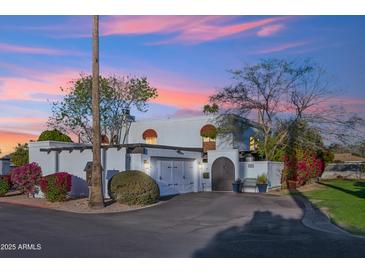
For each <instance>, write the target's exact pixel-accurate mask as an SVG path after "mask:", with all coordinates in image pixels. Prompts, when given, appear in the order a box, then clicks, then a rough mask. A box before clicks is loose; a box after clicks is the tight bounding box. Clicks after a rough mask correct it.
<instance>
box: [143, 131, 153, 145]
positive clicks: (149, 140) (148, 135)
mask: <svg viewBox="0 0 365 274" xmlns="http://www.w3.org/2000/svg"><path fill="white" fill-rule="evenodd" d="M142 137H143V140H145V142H146V144H151V145H155V144H157V132H156V131H155V130H153V129H147V130H145V131H144V132H143V135H142Z"/></svg>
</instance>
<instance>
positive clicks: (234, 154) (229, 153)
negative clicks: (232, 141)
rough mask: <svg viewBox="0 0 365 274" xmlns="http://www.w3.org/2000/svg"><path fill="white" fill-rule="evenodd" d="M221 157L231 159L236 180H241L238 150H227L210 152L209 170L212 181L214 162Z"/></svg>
mask: <svg viewBox="0 0 365 274" xmlns="http://www.w3.org/2000/svg"><path fill="white" fill-rule="evenodd" d="M220 157H226V158H228V159H230V160H231V161H232V162H233V164H234V170H235V172H234V173H235V180H237V179H238V178H239V175H240V166H239V153H238V149H227V150H210V151H208V169H209V170H210V179H211V177H212V165H213V163H214V161H215V160H216V159H218V158H220Z"/></svg>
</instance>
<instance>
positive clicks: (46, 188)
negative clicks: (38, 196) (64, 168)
mask: <svg viewBox="0 0 365 274" xmlns="http://www.w3.org/2000/svg"><path fill="white" fill-rule="evenodd" d="M40 187H41V189H42V192H43V193H44V194H45V196H46V199H47V200H48V201H51V202H61V201H64V200H66V196H67V193H68V192H69V191H71V175H70V174H68V173H67V172H58V173H54V174H50V175H48V176H45V177H43V178H42V179H41V181H40Z"/></svg>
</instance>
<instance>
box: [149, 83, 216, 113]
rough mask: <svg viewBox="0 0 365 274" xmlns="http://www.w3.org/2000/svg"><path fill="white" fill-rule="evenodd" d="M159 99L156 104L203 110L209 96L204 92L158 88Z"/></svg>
mask: <svg viewBox="0 0 365 274" xmlns="http://www.w3.org/2000/svg"><path fill="white" fill-rule="evenodd" d="M157 91H158V97H157V98H156V99H155V100H154V102H156V103H159V104H164V105H170V106H174V107H178V108H182V109H194V108H202V107H203V105H204V104H206V103H207V102H208V97H209V94H207V93H205V92H202V91H193V90H190V91H187V90H179V89H176V88H175V89H171V88H166V87H159V86H157Z"/></svg>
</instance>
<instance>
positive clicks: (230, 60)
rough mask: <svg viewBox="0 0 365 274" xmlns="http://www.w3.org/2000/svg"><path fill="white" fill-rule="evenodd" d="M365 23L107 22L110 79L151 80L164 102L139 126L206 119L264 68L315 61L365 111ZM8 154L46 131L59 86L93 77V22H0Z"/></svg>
mask: <svg viewBox="0 0 365 274" xmlns="http://www.w3.org/2000/svg"><path fill="white" fill-rule="evenodd" d="M364 26H365V17H364V16H286V17H284V16H102V17H101V18H100V31H101V40H100V62H101V72H102V73H103V74H105V75H108V74H111V73H116V74H123V75H137V76H147V77H148V78H149V80H150V82H151V84H152V85H154V86H155V87H156V88H157V89H158V91H159V94H160V96H159V97H158V98H157V99H156V100H155V101H154V102H152V103H151V105H150V111H149V112H147V113H145V114H138V113H137V117H139V118H141V119H142V118H146V117H148V118H150V117H166V116H176V115H189V114H192V113H198V112H199V111H200V110H201V107H202V105H203V104H204V103H205V102H206V99H207V97H208V96H209V95H210V94H212V93H214V91H215V90H216V89H217V88H220V87H223V86H225V85H227V84H229V83H230V75H229V73H227V70H229V69H235V68H240V67H242V66H243V65H244V64H250V63H255V62H257V61H259V59H260V58H266V57H274V58H286V59H290V60H293V59H304V58H312V59H313V60H314V61H316V62H318V63H319V64H321V65H322V66H323V67H324V68H325V69H326V70H327V73H328V74H329V75H330V76H332V77H333V79H334V84H335V86H336V88H337V90H338V91H339V92H338V94H337V96H338V99H339V100H341V102H343V103H344V106H345V107H346V108H347V109H348V110H349V111H356V112H364V109H365V95H364V86H365V80H364V75H365V58H364V57H365V56H364V55H365V53H364V50H363V47H364V44H365V30H364ZM0 32H1V36H0V140H1V143H0V149H1V150H2V151H7V150H9V149H10V148H11V147H13V146H14V145H15V143H16V142H18V141H19V142H25V141H27V140H29V139H30V138H33V137H34V135H37V134H39V133H40V132H41V131H42V130H43V129H45V122H46V120H47V117H48V116H49V114H50V104H51V102H52V101H54V100H57V99H59V98H61V95H62V93H61V92H60V89H59V87H60V86H63V87H65V86H67V82H68V81H69V80H72V79H74V78H76V77H77V76H78V74H79V73H80V72H85V73H90V71H91V64H90V60H91V57H90V55H91V40H90V34H91V17H88V16H0Z"/></svg>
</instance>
